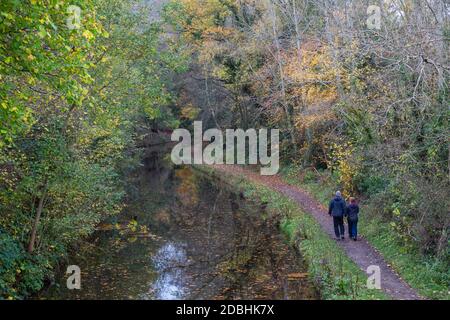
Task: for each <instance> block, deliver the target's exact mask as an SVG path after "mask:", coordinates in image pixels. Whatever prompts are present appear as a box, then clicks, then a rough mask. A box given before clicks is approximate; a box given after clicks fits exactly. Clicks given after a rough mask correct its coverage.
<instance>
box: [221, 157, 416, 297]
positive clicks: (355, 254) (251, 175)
mask: <svg viewBox="0 0 450 320" xmlns="http://www.w3.org/2000/svg"><path fill="white" fill-rule="evenodd" d="M213 167H214V168H215V169H216V170H219V171H221V172H224V173H227V174H231V175H234V176H243V177H245V178H246V179H248V180H250V181H253V182H257V183H261V184H263V185H265V186H267V187H269V188H272V189H274V190H276V191H278V192H281V193H282V194H284V195H286V196H288V197H289V198H291V199H292V200H294V201H295V202H296V203H297V204H298V205H299V206H300V207H301V208H302V209H303V210H304V211H305V212H307V213H309V214H311V215H312V216H313V217H314V218H315V219H316V220H317V222H318V223H319V224H320V226H321V227H322V229H323V230H324V231H325V232H326V233H327V234H328V235H329V236H330V237H331V238H332V239H333V238H334V229H333V222H332V220H331V218H330V217H329V215H328V212H327V211H328V210H327V208H325V207H324V206H323V205H321V204H320V203H319V202H318V201H317V200H315V199H314V198H313V197H312V196H311V195H310V194H309V193H308V192H307V191H305V190H303V189H301V188H299V187H297V186H293V185H289V184H287V183H286V182H284V181H282V180H281V178H280V177H279V176H261V175H260V174H259V172H253V171H251V170H248V169H245V168H243V167H240V166H229V165H226V166H225V165H215V166H213ZM337 244H338V245H339V246H341V247H342V249H344V251H345V253H346V254H347V255H348V256H349V257H350V259H352V260H353V261H354V262H355V263H356V264H357V265H358V266H359V267H360V268H361V270H363V271H364V272H366V271H367V268H368V267H369V266H373V265H375V266H379V267H380V270H381V289H382V290H383V291H384V292H386V293H387V294H388V295H389V296H391V297H392V298H393V299H398V300H418V299H421V297H420V296H419V295H418V294H417V293H416V292H415V291H414V290H413V289H412V288H411V287H410V286H409V285H408V284H407V283H406V282H405V281H404V280H402V279H401V278H400V276H399V275H398V274H397V273H396V272H395V271H394V270H393V269H392V268H391V267H390V266H389V264H388V263H387V262H386V261H385V260H384V259H383V257H382V256H381V255H380V253H378V252H377V251H376V249H374V248H373V247H372V246H371V245H370V244H369V243H368V242H367V241H366V240H365V239H364V238H360V239H359V241H357V242H355V241H353V240H350V239H348V238H346V239H345V240H341V241H337Z"/></svg>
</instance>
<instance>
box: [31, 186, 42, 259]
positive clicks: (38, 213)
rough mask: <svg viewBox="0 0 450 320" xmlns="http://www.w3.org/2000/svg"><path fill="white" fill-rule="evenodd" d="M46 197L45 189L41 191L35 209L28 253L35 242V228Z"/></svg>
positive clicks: (32, 249) (32, 248)
mask: <svg viewBox="0 0 450 320" xmlns="http://www.w3.org/2000/svg"><path fill="white" fill-rule="evenodd" d="M45 198H46V191H45V190H44V192H43V193H42V196H41V198H40V199H39V205H38V208H37V211H36V217H35V218H34V222H33V229H32V230H31V236H30V243H29V244H28V253H32V252H33V251H34V244H35V242H36V235H37V228H38V225H39V220H40V219H41V215H42V210H43V209H44V201H45Z"/></svg>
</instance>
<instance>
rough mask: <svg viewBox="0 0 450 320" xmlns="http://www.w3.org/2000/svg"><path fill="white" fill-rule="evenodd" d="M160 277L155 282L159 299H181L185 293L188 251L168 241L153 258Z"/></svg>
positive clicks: (155, 292) (155, 289) (154, 286)
mask: <svg viewBox="0 0 450 320" xmlns="http://www.w3.org/2000/svg"><path fill="white" fill-rule="evenodd" d="M152 261H153V264H154V266H155V269H156V271H157V272H158V279H157V280H156V281H155V283H154V284H153V288H152V289H153V290H152V291H154V295H155V298H156V299H158V300H179V299H182V298H183V295H184V291H185V290H184V279H185V277H186V275H185V273H184V268H185V267H186V264H187V261H188V260H187V257H186V252H185V251H184V249H183V248H182V247H181V246H180V245H179V244H175V243H166V244H164V245H163V246H162V247H161V249H159V250H158V252H157V253H156V254H155V256H154V257H153V258H152Z"/></svg>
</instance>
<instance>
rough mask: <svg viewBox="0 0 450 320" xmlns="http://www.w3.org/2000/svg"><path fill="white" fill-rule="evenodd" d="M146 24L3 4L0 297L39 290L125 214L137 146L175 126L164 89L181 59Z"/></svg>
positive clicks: (128, 9)
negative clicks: (106, 223) (72, 252)
mask: <svg viewBox="0 0 450 320" xmlns="http://www.w3.org/2000/svg"><path fill="white" fill-rule="evenodd" d="M72 5H76V6H78V9H76V8H75V9H73V7H71V6H72ZM77 10H78V11H77ZM78 13H79V14H80V15H79V18H80V19H79V21H78V17H77V14H78ZM150 16H152V13H151V8H150V4H148V3H147V4H146V3H145V2H143V1H134V0H130V1H123V0H85V1H65V0H64V1H50V0H30V1H28V0H27V1H15V0H5V1H3V0H2V1H1V3H0V34H1V35H0V104H1V107H0V298H2V297H3V298H6V299H8V298H9V299H13V298H21V297H25V296H26V295H28V294H30V293H32V292H35V291H37V290H39V289H41V288H42V286H43V284H44V281H45V279H51V278H52V269H53V268H54V267H55V266H56V265H57V262H58V261H60V260H61V259H62V258H63V257H65V256H66V254H67V250H68V248H69V247H70V246H71V245H73V244H74V243H76V242H77V241H78V240H79V239H82V238H84V237H86V236H88V235H90V234H91V233H92V232H93V231H94V229H95V227H96V225H97V224H98V223H99V222H100V221H102V220H103V219H105V218H106V217H108V216H111V215H115V214H117V213H118V212H120V211H121V209H122V206H123V205H122V203H123V195H124V188H123V182H122V178H121V177H122V176H123V174H124V173H126V172H127V170H129V169H131V168H133V167H134V166H135V165H136V164H137V163H138V162H137V161H139V160H140V157H139V154H138V153H137V152H135V151H134V150H133V147H132V146H133V141H134V140H135V139H138V138H140V136H141V135H143V134H145V133H148V132H149V131H150V129H151V128H153V129H158V127H159V128H165V127H167V126H171V127H176V126H177V120H176V119H175V118H174V117H173V116H172V115H171V113H170V111H169V109H167V107H166V106H167V104H168V103H169V102H170V99H171V95H170V93H169V91H168V89H166V84H167V83H169V79H170V77H171V75H172V74H173V73H174V72H176V71H182V70H183V67H184V65H185V64H184V62H185V61H186V60H185V59H184V58H183V57H182V56H180V55H179V54H178V52H177V48H174V47H169V46H167V45H165V46H163V44H164V43H165V41H164V39H165V36H164V33H163V32H162V31H163V30H162V27H161V24H160V23H158V22H156V20H154V19H149V17H150ZM77 23H78V25H76V24H77Z"/></svg>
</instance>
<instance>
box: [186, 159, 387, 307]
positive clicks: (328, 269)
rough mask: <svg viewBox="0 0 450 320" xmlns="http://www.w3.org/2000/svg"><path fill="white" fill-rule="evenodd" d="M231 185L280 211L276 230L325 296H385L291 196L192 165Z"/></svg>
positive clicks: (274, 210) (273, 211)
mask: <svg viewBox="0 0 450 320" xmlns="http://www.w3.org/2000/svg"><path fill="white" fill-rule="evenodd" d="M194 168H195V169H196V171H198V172H201V173H205V174H207V175H208V176H211V177H213V178H215V179H219V180H221V181H222V182H224V183H225V184H227V185H229V186H230V187H233V188H234V190H235V192H238V193H241V194H242V195H243V196H244V197H245V198H246V199H249V200H251V201H255V202H261V203H264V204H265V205H266V206H267V207H266V211H267V212H268V213H269V214H273V215H280V216H281V223H280V231H281V232H282V233H283V234H284V235H285V236H286V238H287V240H288V241H289V243H290V244H291V245H292V246H293V247H294V248H295V249H296V250H297V251H298V252H299V253H300V254H301V256H302V257H303V258H304V259H305V261H306V264H307V267H308V273H309V277H310V279H311V281H312V282H313V283H314V284H315V286H316V287H317V289H318V291H319V292H320V295H321V297H322V299H325V300H389V299H390V297H389V296H388V295H386V294H385V293H384V292H383V291H380V290H373V289H372V290H371V289H368V288H367V275H366V274H365V273H364V272H363V271H362V270H361V269H359V267H358V266H357V265H356V264H355V263H354V262H353V261H352V260H351V259H350V258H349V257H348V256H347V255H346V254H345V253H344V251H343V250H342V249H341V248H340V247H339V246H338V245H337V244H336V243H335V242H334V241H333V240H332V239H330V238H329V236H328V235H327V234H326V233H325V232H324V231H323V230H322V229H321V227H320V225H319V224H318V223H317V222H316V221H315V220H314V218H313V217H311V216H310V215H309V214H307V213H305V212H304V211H303V210H302V209H301V208H300V207H299V206H298V205H297V204H296V203H295V202H294V201H293V200H291V199H290V198H289V197H287V196H285V195H282V194H281V193H279V192H278V191H276V190H272V189H270V188H268V187H266V186H264V185H262V184H259V183H256V182H253V181H248V179H246V178H245V177H244V176H242V175H231V174H229V173H225V172H223V171H219V170H218V169H215V168H214V167H212V166H208V167H206V166H194Z"/></svg>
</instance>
